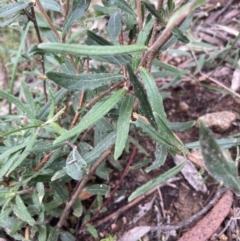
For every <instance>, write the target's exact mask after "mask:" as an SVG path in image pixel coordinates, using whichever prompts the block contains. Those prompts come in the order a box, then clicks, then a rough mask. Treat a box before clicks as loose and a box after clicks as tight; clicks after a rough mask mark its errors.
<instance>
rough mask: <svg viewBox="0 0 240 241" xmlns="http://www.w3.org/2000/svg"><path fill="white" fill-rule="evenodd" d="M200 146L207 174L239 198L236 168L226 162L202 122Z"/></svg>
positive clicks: (233, 164)
mask: <svg viewBox="0 0 240 241" xmlns="http://www.w3.org/2000/svg"><path fill="white" fill-rule="evenodd" d="M200 145H201V151H202V155H203V158H204V163H205V165H206V167H207V170H208V171H209V173H210V174H211V175H212V176H213V178H215V179H216V180H217V181H218V182H222V183H223V184H224V186H226V187H229V188H230V189H232V190H233V191H234V192H235V194H237V195H238V196H240V183H239V179H238V167H237V166H236V165H235V163H234V162H231V161H228V160H226V158H225V157H224V155H223V153H222V151H221V148H220V147H219V145H218V144H217V142H216V140H215V139H214V137H213V135H212V133H211V131H210V130H209V129H207V128H206V127H205V125H204V124H203V123H202V122H201V123H200Z"/></svg>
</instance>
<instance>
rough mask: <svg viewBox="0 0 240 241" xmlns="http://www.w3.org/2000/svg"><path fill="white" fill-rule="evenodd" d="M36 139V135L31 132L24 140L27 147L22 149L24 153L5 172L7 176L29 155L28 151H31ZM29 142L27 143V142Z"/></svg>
mask: <svg viewBox="0 0 240 241" xmlns="http://www.w3.org/2000/svg"><path fill="white" fill-rule="evenodd" d="M36 139H37V133H34V132H33V131H32V133H31V135H30V136H29V137H28V138H27V139H26V141H27V145H26V148H25V149H24V151H23V152H22V153H21V155H20V156H19V158H18V159H17V160H16V161H15V162H14V164H13V165H12V166H11V167H10V169H9V170H8V172H7V174H6V175H7V176H8V175H9V174H10V173H11V172H12V171H14V170H15V169H16V168H17V167H18V166H19V165H20V164H21V163H22V162H23V161H24V160H25V158H26V157H27V156H28V155H29V150H31V149H32V147H33V145H34V143H35V141H36ZM28 140H29V141H28Z"/></svg>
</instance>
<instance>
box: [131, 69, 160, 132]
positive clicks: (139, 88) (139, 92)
mask: <svg viewBox="0 0 240 241" xmlns="http://www.w3.org/2000/svg"><path fill="white" fill-rule="evenodd" d="M127 69H128V73H129V80H130V81H131V83H132V85H133V88H134V94H135V95H136V96H137V98H138V99H139V102H140V107H141V110H142V112H143V114H144V116H145V117H146V118H147V119H148V121H149V122H150V123H151V124H152V126H153V127H155V128H156V129H157V124H156V121H155V118H154V115H153V113H152V108H151V105H150V103H149V101H148V98H147V95H146V93H145V91H144V88H143V85H142V84H141V82H140V81H139V80H138V78H137V76H136V75H135V74H134V72H133V69H132V67H131V66H130V65H129V64H128V65H127Z"/></svg>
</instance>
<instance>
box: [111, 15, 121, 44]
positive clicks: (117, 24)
mask: <svg viewBox="0 0 240 241" xmlns="http://www.w3.org/2000/svg"><path fill="white" fill-rule="evenodd" d="M121 30H122V16H121V13H120V12H118V11H117V12H116V13H114V14H113V15H112V16H111V17H110V19H109V21H108V31H109V34H110V37H111V38H112V39H116V38H117V37H118V35H119V34H120V32H121Z"/></svg>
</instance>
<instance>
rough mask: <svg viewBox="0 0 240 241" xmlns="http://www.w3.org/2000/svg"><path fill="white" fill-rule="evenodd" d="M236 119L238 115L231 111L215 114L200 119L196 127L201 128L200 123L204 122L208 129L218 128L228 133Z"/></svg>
mask: <svg viewBox="0 0 240 241" xmlns="http://www.w3.org/2000/svg"><path fill="white" fill-rule="evenodd" d="M236 118H237V114H235V113H233V112H230V111H220V112H213V113H208V114H206V115H203V116H201V117H199V118H198V120H197V123H196V126H197V127H199V124H200V121H203V122H204V124H205V126H206V127H216V128H218V129H220V130H221V131H226V130H227V129H228V128H229V127H230V126H231V125H232V122H233V121H235V120H236Z"/></svg>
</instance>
